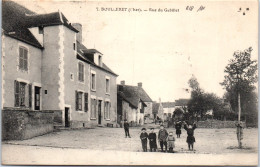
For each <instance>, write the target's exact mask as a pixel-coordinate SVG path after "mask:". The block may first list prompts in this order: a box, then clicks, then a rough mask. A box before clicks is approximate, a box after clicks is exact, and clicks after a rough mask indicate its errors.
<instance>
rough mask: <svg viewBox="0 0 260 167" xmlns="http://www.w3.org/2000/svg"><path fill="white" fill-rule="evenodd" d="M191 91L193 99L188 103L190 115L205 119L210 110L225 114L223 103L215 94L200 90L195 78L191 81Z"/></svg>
mask: <svg viewBox="0 0 260 167" xmlns="http://www.w3.org/2000/svg"><path fill="white" fill-rule="evenodd" d="M189 85H190V88H191V89H192V91H191V99H190V100H189V102H188V111H189V114H190V115H192V116H194V117H200V118H203V117H204V116H205V115H206V112H207V111H208V110H213V111H214V114H215V113H221V112H223V111H224V110H223V102H222V100H221V99H220V98H219V97H217V95H216V94H214V93H206V92H204V90H203V89H201V88H200V86H199V83H198V81H197V79H196V77H195V76H192V78H191V79H190V80H189Z"/></svg>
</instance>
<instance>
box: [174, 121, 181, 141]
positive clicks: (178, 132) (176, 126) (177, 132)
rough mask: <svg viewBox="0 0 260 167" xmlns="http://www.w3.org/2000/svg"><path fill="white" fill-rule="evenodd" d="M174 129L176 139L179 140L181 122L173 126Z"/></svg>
mask: <svg viewBox="0 0 260 167" xmlns="http://www.w3.org/2000/svg"><path fill="white" fill-rule="evenodd" d="M175 129H176V135H177V138H180V137H181V121H178V122H177V123H176V124H175Z"/></svg>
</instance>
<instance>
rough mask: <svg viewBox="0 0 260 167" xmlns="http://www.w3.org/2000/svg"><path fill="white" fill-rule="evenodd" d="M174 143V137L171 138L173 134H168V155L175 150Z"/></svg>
mask: <svg viewBox="0 0 260 167" xmlns="http://www.w3.org/2000/svg"><path fill="white" fill-rule="evenodd" d="M174 142H175V137H174V136H173V132H170V133H169V136H168V137H167V144H168V148H169V152H170V153H173V149H174V148H175V144H174Z"/></svg>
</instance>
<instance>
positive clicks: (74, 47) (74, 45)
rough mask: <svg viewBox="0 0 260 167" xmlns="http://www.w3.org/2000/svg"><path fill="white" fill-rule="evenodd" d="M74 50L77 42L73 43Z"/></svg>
mask: <svg viewBox="0 0 260 167" xmlns="http://www.w3.org/2000/svg"><path fill="white" fill-rule="evenodd" d="M73 50H76V43H75V42H74V43H73Z"/></svg>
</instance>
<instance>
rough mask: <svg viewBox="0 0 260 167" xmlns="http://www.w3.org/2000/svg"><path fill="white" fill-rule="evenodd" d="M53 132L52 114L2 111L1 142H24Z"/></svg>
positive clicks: (45, 112) (48, 112)
mask: <svg viewBox="0 0 260 167" xmlns="http://www.w3.org/2000/svg"><path fill="white" fill-rule="evenodd" d="M52 131H53V112H51V111H28V110H2V140H24V139H29V138H32V137H35V136H39V135H43V134H46V133H49V132H52Z"/></svg>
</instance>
